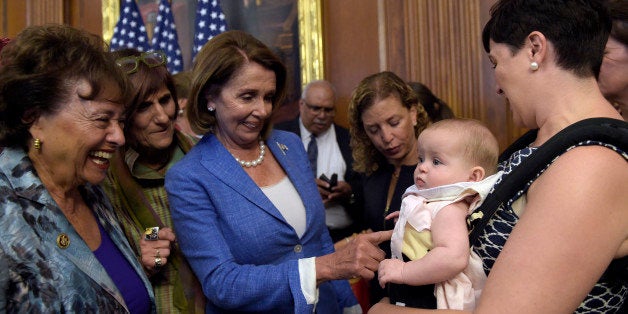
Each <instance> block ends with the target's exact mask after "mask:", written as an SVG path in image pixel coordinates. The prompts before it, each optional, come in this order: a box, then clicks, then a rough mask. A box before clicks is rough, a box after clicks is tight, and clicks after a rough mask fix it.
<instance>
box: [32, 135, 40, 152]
mask: <svg viewBox="0 0 628 314" xmlns="http://www.w3.org/2000/svg"><path fill="white" fill-rule="evenodd" d="M33 147H35V149H36V150H41V140H40V139H38V138H36V139H35V140H34V141H33Z"/></svg>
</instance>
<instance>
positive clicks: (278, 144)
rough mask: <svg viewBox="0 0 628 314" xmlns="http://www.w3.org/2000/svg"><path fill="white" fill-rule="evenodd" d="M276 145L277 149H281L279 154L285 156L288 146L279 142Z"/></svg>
mask: <svg viewBox="0 0 628 314" xmlns="http://www.w3.org/2000/svg"><path fill="white" fill-rule="evenodd" d="M276 143H277V146H279V149H281V153H282V154H283V155H284V156H285V155H286V152H287V151H288V146H286V145H284V144H282V143H279V142H276Z"/></svg>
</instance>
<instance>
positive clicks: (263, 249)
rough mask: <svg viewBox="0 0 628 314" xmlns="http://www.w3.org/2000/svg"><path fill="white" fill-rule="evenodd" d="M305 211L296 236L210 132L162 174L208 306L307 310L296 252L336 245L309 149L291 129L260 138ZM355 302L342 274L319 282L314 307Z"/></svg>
mask: <svg viewBox="0 0 628 314" xmlns="http://www.w3.org/2000/svg"><path fill="white" fill-rule="evenodd" d="M266 144H267V149H269V150H270V152H272V154H273V155H274V156H275V158H276V159H277V161H278V162H279V164H280V165H281V166H282V167H283V169H284V170H285V172H286V173H287V174H288V177H289V179H290V181H292V184H293V185H294V186H295V188H296V190H297V191H298V193H299V195H300V196H301V200H302V201H303V204H304V205H305V211H306V230H305V233H304V234H303V236H302V237H301V238H299V237H298V236H297V234H296V232H295V230H294V229H293V228H292V227H291V226H290V225H289V224H288V223H287V222H286V220H285V219H284V218H283V216H282V215H281V213H280V212H279V210H278V209H277V208H276V207H275V206H274V205H273V203H272V202H271V201H270V200H269V199H268V198H267V197H266V195H265V194H264V193H263V192H262V190H261V189H260V188H259V187H258V186H257V185H256V184H255V182H253V180H252V179H251V177H249V175H248V174H247V173H246V172H245V171H244V170H243V169H242V167H241V166H240V164H239V163H237V162H236V161H235V159H234V158H233V156H231V154H230V153H229V152H228V151H227V150H226V149H225V147H224V146H223V145H222V144H221V143H220V142H219V141H218V139H217V138H216V137H215V136H214V135H213V134H208V135H205V137H203V139H202V140H201V141H200V142H199V143H198V144H197V145H196V146H195V147H194V148H193V149H192V150H191V151H190V152H189V153H188V154H187V155H186V156H185V157H184V158H183V159H182V160H181V161H179V162H178V163H177V164H176V165H174V166H173V167H172V168H171V169H170V170H169V171H168V173H167V174H166V190H167V191H168V199H169V200H170V206H171V210H172V218H173V222H174V227H175V230H176V233H177V241H178V242H179V245H180V247H181V249H182V251H183V253H184V254H185V255H186V257H187V259H188V261H189V262H190V265H191V266H192V268H193V270H194V272H195V273H196V275H197V277H198V279H199V280H200V282H201V284H202V286H203V291H204V293H205V295H206V296H207V298H208V303H207V307H206V312H207V313H225V312H233V313H235V312H260V313H290V312H292V313H312V311H313V310H314V306H313V305H308V304H307V303H306V300H305V297H304V296H303V293H302V290H301V282H300V279H299V267H298V259H301V258H307V257H313V256H321V255H325V254H329V253H332V252H333V251H334V248H333V243H332V242H331V238H330V237H329V233H328V231H327V227H326V226H325V216H324V215H325V210H324V207H323V203H322V201H321V198H320V195H319V193H318V190H317V187H316V184H315V183H314V180H312V179H313V178H312V172H311V170H310V168H309V163H308V160H307V154H306V153H305V149H304V148H303V144H302V143H301V139H299V138H298V137H297V136H296V135H295V134H292V133H289V132H284V131H273V133H272V134H271V136H270V137H269V138H268V140H267V141H266ZM355 304H357V300H356V299H355V297H354V295H353V292H352V290H351V287H350V286H349V284H348V282H347V281H346V280H339V281H331V282H326V283H323V284H321V285H319V302H318V304H317V306H316V310H317V312H319V313H342V308H344V307H348V306H352V305H355Z"/></svg>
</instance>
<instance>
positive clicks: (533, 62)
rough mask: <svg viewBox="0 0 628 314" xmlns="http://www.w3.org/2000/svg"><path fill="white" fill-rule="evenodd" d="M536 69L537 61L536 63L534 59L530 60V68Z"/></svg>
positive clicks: (537, 67)
mask: <svg viewBox="0 0 628 314" xmlns="http://www.w3.org/2000/svg"><path fill="white" fill-rule="evenodd" d="M538 69H539V64H538V63H536V61H532V62H530V70H532V71H536V70H538Z"/></svg>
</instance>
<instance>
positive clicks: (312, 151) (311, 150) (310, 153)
mask: <svg viewBox="0 0 628 314" xmlns="http://www.w3.org/2000/svg"><path fill="white" fill-rule="evenodd" d="M317 157H318V145H316V135H314V134H312V135H310V143H309V144H307V159H309V160H310V166H311V167H312V172H313V173H314V177H316V158H317Z"/></svg>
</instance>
